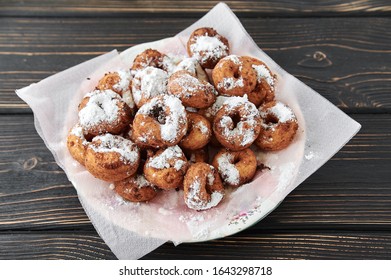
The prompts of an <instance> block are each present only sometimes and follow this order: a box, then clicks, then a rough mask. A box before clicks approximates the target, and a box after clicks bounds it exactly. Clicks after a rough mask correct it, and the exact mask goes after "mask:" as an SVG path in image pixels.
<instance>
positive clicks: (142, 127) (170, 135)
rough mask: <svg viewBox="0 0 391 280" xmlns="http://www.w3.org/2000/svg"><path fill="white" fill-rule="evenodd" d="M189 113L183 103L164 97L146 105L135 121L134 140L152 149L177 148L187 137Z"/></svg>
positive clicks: (173, 98) (156, 98)
mask: <svg viewBox="0 0 391 280" xmlns="http://www.w3.org/2000/svg"><path fill="white" fill-rule="evenodd" d="M187 125H188V124H187V113H186V110H185V107H184V106H183V105H182V103H181V101H180V100H179V99H178V98H177V97H175V96H171V95H162V96H159V97H155V98H153V99H151V100H150V101H149V102H147V103H145V104H144V105H143V106H142V107H141V108H140V109H139V110H138V111H137V113H136V115H135V117H134V120H133V132H132V138H133V139H134V141H135V142H136V143H137V144H141V145H144V146H147V147H151V148H163V147H167V146H175V145H176V144H178V143H179V142H180V141H181V139H182V138H183V137H184V136H185V135H186V132H187Z"/></svg>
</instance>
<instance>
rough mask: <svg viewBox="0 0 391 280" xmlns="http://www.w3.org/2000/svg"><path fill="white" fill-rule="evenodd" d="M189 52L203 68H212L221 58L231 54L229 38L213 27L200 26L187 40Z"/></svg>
mask: <svg viewBox="0 0 391 280" xmlns="http://www.w3.org/2000/svg"><path fill="white" fill-rule="evenodd" d="M187 52H188V54H189V56H192V57H194V58H195V59H197V60H198V62H199V63H200V65H201V66H202V67H203V68H208V69H212V68H213V67H215V65H216V64H217V62H219V60H220V59H222V58H223V57H225V56H227V55H228V54H229V45H228V40H227V39H226V38H225V37H223V36H221V35H220V34H218V33H217V31H216V30H214V29H213V28H209V27H202V28H198V29H196V30H194V31H193V33H192V34H191V35H190V37H189V40H188V41H187Z"/></svg>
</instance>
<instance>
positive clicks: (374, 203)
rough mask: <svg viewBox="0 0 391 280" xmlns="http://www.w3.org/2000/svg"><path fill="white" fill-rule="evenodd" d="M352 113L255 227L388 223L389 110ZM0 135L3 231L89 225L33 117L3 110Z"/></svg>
mask: <svg viewBox="0 0 391 280" xmlns="http://www.w3.org/2000/svg"><path fill="white" fill-rule="evenodd" d="M352 117H353V118H355V119H356V120H357V121H359V122H360V123H361V124H362V125H363V128H362V130H361V131H360V132H359V134H358V135H357V136H356V137H355V138H353V140H352V141H350V142H349V143H348V144H347V145H346V146H345V147H344V148H343V149H342V150H341V151H340V152H339V153H337V154H336V155H335V156H334V157H333V158H332V159H331V161H329V162H328V163H326V164H325V165H324V166H323V167H321V168H320V169H319V170H318V171H317V172H316V173H315V174H313V175H312V176H311V177H310V178H308V179H307V180H306V181H305V182H304V183H303V184H301V185H300V186H299V187H298V188H297V189H296V190H295V191H293V192H292V193H291V194H290V195H289V196H288V197H287V199H286V200H285V201H284V202H283V203H282V204H281V205H280V206H279V207H278V208H277V209H276V210H275V211H274V212H272V214H270V215H269V216H268V217H267V218H266V219H264V220H263V221H262V222H261V223H258V224H257V225H255V226H254V229H310V228H318V229H320V228H324V229H330V228H344V229H352V230H361V229H364V228H368V229H372V230H374V229H377V230H390V229H391V188H390V187H389V186H390V184H391V174H390V172H389V166H391V149H390V147H391V126H389V125H388V126H387V125H385V124H387V123H390V121H391V115H389V114H375V115H369V114H359V115H352ZM0 139H1V140H0V186H1V188H0V230H9V229H36V230H42V229H60V228H63V229H67V228H74V227H76V228H81V227H82V228H87V229H92V227H91V224H90V222H89V220H88V218H87V217H86V215H85V214H84V211H83V209H82V208H81V206H80V203H79V201H78V199H77V195H76V192H75V190H74V188H73V187H72V185H71V184H70V183H69V181H68V180H67V178H66V176H65V174H64V173H63V171H62V170H61V169H60V168H59V167H58V166H57V164H56V163H55V162H54V160H53V157H52V155H51V154H50V152H49V151H48V150H47V148H46V147H45V145H44V144H43V141H42V140H41V139H40V138H39V136H38V135H37V134H36V132H35V128H34V126H33V117H32V116H31V115H15V116H7V115H4V116H0ZM315 156H316V155H315ZM15 178H18V179H17V180H15Z"/></svg>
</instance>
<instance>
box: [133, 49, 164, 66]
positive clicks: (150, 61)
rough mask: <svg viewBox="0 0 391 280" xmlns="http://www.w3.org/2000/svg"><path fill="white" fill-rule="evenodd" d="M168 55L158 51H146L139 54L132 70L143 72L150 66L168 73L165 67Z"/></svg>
mask: <svg viewBox="0 0 391 280" xmlns="http://www.w3.org/2000/svg"><path fill="white" fill-rule="evenodd" d="M165 57H166V55H164V54H162V53H161V52H159V51H158V50H154V49H146V50H145V51H143V52H142V53H140V54H138V55H137V56H136V58H135V59H134V61H133V65H132V67H131V70H136V71H138V70H142V69H144V68H146V67H148V66H152V67H156V68H160V69H162V70H165V71H167V69H166V67H165V65H164V58H165Z"/></svg>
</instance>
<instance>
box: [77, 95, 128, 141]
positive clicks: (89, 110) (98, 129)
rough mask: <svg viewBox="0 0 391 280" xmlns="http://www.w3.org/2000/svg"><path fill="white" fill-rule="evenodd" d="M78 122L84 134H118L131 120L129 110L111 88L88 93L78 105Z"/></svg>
mask: <svg viewBox="0 0 391 280" xmlns="http://www.w3.org/2000/svg"><path fill="white" fill-rule="evenodd" d="M79 110H80V111H79V123H80V125H81V126H82V127H83V130H84V132H85V134H89V135H93V136H96V135H99V134H104V133H111V134H120V133H121V132H122V131H123V130H124V129H125V128H126V127H127V126H128V125H129V124H130V122H131V110H130V108H129V106H128V105H127V104H126V103H125V102H124V101H123V100H122V99H121V97H120V96H119V95H118V94H117V93H115V92H114V91H112V90H95V91H92V92H90V93H88V94H87V95H86V96H85V97H84V99H83V100H82V102H81V103H80V105H79Z"/></svg>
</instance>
